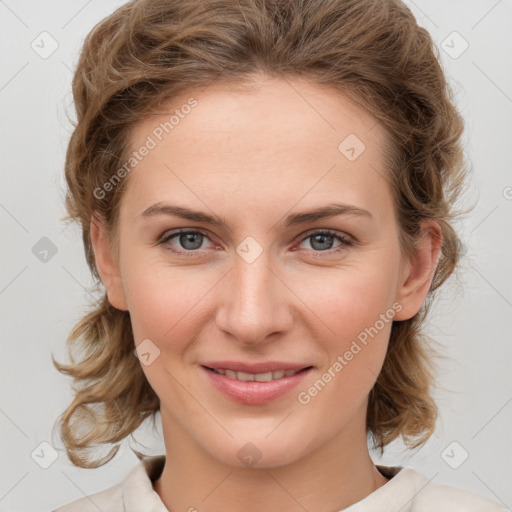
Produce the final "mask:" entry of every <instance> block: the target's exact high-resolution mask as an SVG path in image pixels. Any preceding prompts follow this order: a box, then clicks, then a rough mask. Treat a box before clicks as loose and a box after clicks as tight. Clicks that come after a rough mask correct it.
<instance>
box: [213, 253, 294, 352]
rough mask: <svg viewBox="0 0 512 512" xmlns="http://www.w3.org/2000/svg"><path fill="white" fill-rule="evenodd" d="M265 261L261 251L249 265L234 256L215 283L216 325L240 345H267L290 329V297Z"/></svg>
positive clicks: (290, 294)
mask: <svg viewBox="0 0 512 512" xmlns="http://www.w3.org/2000/svg"><path fill="white" fill-rule="evenodd" d="M269 260H270V258H269V257H268V256H267V253H266V252H265V251H264V252H263V253H262V254H261V255H260V256H259V257H258V258H257V259H256V260H255V261H253V262H252V263H248V262H247V261H245V260H244V259H243V258H242V257H239V256H238V255H237V256H236V257H235V260H234V263H233V268H232V270H231V271H230V272H229V273H228V275H227V276H226V277H225V278H224V279H223V282H222V283H219V284H220V286H221V290H222V291H221V293H220V296H219V306H218V308H217V314H216V325H217V327H218V328H219V329H220V330H222V331H223V332H224V333H225V334H226V335H229V336H230V337H232V338H234V339H236V340H237V341H238V342H239V343H241V344H243V345H253V346H254V345H262V344H265V343H268V342H269V341H271V340H275V339H276V336H271V335H272V334H274V335H278V334H280V335H283V334H284V333H285V332H287V331H289V330H290V329H291V328H292V326H293V322H294V315H293V306H292V303H291V302H290V298H291V297H293V294H292V293H291V292H290V290H289V289H288V288H287V286H286V284H285V282H283V278H282V277H281V276H279V273H278V272H276V270H274V269H273V268H271V261H269Z"/></svg>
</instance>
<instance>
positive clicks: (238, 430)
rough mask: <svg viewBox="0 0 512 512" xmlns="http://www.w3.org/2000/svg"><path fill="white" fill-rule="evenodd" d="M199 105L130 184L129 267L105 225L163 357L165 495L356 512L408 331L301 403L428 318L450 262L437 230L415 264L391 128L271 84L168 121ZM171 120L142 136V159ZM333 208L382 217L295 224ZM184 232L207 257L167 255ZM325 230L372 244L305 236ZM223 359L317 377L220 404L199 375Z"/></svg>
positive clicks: (213, 97)
mask: <svg viewBox="0 0 512 512" xmlns="http://www.w3.org/2000/svg"><path fill="white" fill-rule="evenodd" d="M291 85H293V87H291ZM297 91H300V94H298V92H297ZM190 97H194V98H195V99H196V100H197V101H198V105H197V106H196V107H195V108H194V109H193V110H192V111H191V113H190V114H189V115H188V116H186V117H185V118H184V119H182V120H180V123H179V125H177V126H176V127H175V128H174V130H173V131H172V132H171V133H170V134H169V135H168V136H167V137H166V138H164V140H163V141H162V142H160V143H159V144H158V145H157V147H155V148H154V149H152V150H151V151H150V152H149V154H148V155H147V156H146V157H145V158H144V159H143V160H142V161H141V162H140V163H139V164H138V165H137V166H136V167H135V168H134V169H133V170H132V171H131V173H130V176H129V181H128V184H127V188H126V190H125V192H124V195H123V198H122V201H121V210H120V218H119V227H118V229H119V231H118V235H119V239H118V240H119V242H118V243H119V246H118V247H119V258H116V257H115V252H113V250H112V244H110V243H109V240H108V237H107V234H106V231H105V229H104V228H103V224H102V222H101V220H100V219H95V221H94V223H93V225H92V227H91V236H92V240H93V245H94V250H95V255H96V263H97V266H98V269H99V272H100V276H101V278H102V281H103V283H104V284H105V287H106V289H107V293H108V297H109V300H110V302H111V303H112V305H113V306H115V307H116V308H118V309H121V310H129V311H130V316H131V320H132V325H133V330H134V337H135V344H136V345H138V344H139V343H141V342H142V341H143V340H145V339H148V338H149V339H150V340H151V341H152V342H153V343H154V344H155V345H156V346H157V347H158V349H159V350H160V355H159V356H158V357H157V358H156V359H155V360H154V362H152V363H151V364H150V365H148V366H144V365H143V366H142V368H143V370H144V372H145V374H146V376H147V379H148V381H149V383H150V384H151V386H152V387H153V389H154V390H155V392H156V393H157V395H158V396H159V398H160V403H161V417H162V426H163V432H164V441H165V446H166V464H165V467H164V470H163V473H162V475H161V477H160V478H159V479H158V480H157V481H156V482H155V483H154V489H155V491H156V492H157V493H158V494H159V495H160V497H161V499H162V501H163V502H164V504H165V505H166V507H167V508H168V509H169V510H172V511H182V510H183V511H187V510H189V509H191V507H194V508H196V509H197V510H201V511H207V512H208V511H217V510H221V509H222V510H223V511H226V512H230V511H238V510H241V509H243V510H244V511H248V512H253V511H254V512H256V511H258V512H261V510H280V511H282V512H288V511H290V512H292V511H293V512H299V511H301V512H302V511H303V510H308V511H309V512H317V511H318V512H327V511H332V510H339V509H342V508H345V507H347V506H349V505H351V504H353V503H355V502H357V501H359V500H361V499H363V498H364V497H365V496H367V495H368V494H370V493H372V492H373V491H375V490H376V489H377V488H379V487H380V486H382V485H384V484H385V483H386V482H387V480H386V479H385V478H384V477H383V476H382V475H381V474H380V473H379V472H378V470H377V469H376V468H375V466H374V464H373V462H372V460H371V458H370V455H369V452H368V447H367V440H366V427H365V414H366V408H367V400H368V393H369V392H370V390H371V388H372V387H373V385H374V383H375V380H376V378H377V375H378V373H379V371H380V368H381V367H382V363H383V360H384V356H385V353H386V349H387V345H388V341H389V335H390V330H391V322H389V323H386V324H385V326H384V328H382V329H381V330H380V331H379V333H378V335H376V336H375V337H373V338H372V339H371V341H370V342H369V343H368V344H367V345H366V346H365V347H364V348H363V349H362V350H361V351H360V352H359V353H358V354H357V355H356V356H354V358H353V359H352V360H351V361H350V362H348V364H347V365H346V366H344V368H343V370H342V371H341V372H339V373H337V374H336V377H335V378H333V379H332V380H331V381H330V382H329V383H328V385H326V386H325V388H324V389H322V391H321V392H320V393H318V395H317V396H315V397H314V398H312V399H311V401H310V402H309V403H308V404H307V405H303V404H301V403H299V401H298V399H297V394H298V392H300V391H304V390H307V389H308V388H309V387H310V386H311V385H312V384H313V383H314V382H315V381H316V380H317V379H319V378H320V377H321V376H322V374H324V373H325V372H327V371H328V368H329V367H330V366H331V365H332V364H333V363H334V362H335V361H336V358H337V357H338V356H339V355H343V354H344V353H345V352H346V351H347V350H348V349H349V347H350V345H351V343H352V341H353V340H355V339H356V338H357V336H358V334H359V333H361V332H362V331H364V329H365V328H368V327H370V326H373V325H374V324H375V322H376V320H378V319H379V315H381V314H383V313H385V312H386V311H387V310H389V309H390V308H391V307H392V305H393V304H394V303H398V304H399V305H400V307H401V310H400V311H399V312H397V313H396V315H395V317H394V319H395V320H405V319H407V318H410V317H412V316H413V315H414V314H416V313H417V312H418V310H419V309H420V307H421V305H422V303H423V301H424V299H425V296H426V294H427V292H428V289H429V287H430V283H431V280H432V276H433V272H434V270H435V267H436V264H437V260H438V257H439V251H440V240H441V231H440V228H439V226H438V224H437V223H435V222H434V221H429V222H424V224H423V225H422V231H423V236H422V237H421V240H420V242H419V243H418V247H417V252H416V253H415V255H414V256H411V257H410V258H405V257H404V256H403V255H402V253H401V251H400V246H399V239H398V226H397V221H396V217H395V211H394V203H393V197H392V194H391V190H390V188H389V186H388V185H387V183H386V181H385V180H384V179H383V178H382V176H383V175H384V174H385V170H384V159H383V153H382V145H383V143H384V132H383V130H382V128H381V126H380V125H379V124H377V122H376V120H375V119H374V118H373V117H371V116H370V115H369V114H367V113H366V112H364V111H362V110H361V109H360V108H358V107H356V106H354V105H353V104H352V103H350V102H349V101H348V99H346V98H345V97H343V96H340V94H339V93H337V92H335V91H334V90H331V89H329V88H325V87H320V86H318V85H314V84H311V83H308V82H306V81H303V80H295V79H294V80H293V81H290V80H288V81H284V80H281V79H274V78H269V77H259V78H258V79H257V81H256V82H255V86H253V87H252V88H250V89H246V90H242V89H236V90H235V89H228V88H226V86H224V87H220V86H219V87H210V88H208V89H201V90H195V91H193V92H190V91H188V93H187V95H184V96H182V97H180V98H175V99H174V101H173V103H172V105H169V112H172V110H174V108H177V107H179V106H180V105H183V104H184V103H186V101H187V99H188V98H190ZM168 118H169V115H166V116H162V118H161V119H160V118H159V117H158V116H153V117H152V118H151V119H149V120H148V121H146V122H145V123H143V124H141V125H139V126H138V127H137V128H136V129H135V130H134V132H133V137H132V143H133V147H134V148H137V147H140V145H142V144H143V143H144V140H146V137H147V136H148V134H150V133H151V131H152V130H153V129H154V127H155V126H156V125H158V123H159V122H161V121H163V120H165V119H168ZM351 133H352V134H356V135H357V137H358V138H359V139H360V140H361V141H363V142H364V144H365V146H366V149H365V151H364V152H363V153H362V154H361V155H360V156H359V157H358V158H357V159H356V160H355V161H349V160H348V159H347V158H346V157H345V156H344V155H343V154H342V153H341V152H340V151H339V150H338V146H339V144H340V142H341V141H343V140H344V139H345V137H346V136H347V135H348V134H351ZM159 202H165V203H173V204H179V205H181V206H186V207H189V208H193V209H195V210H201V211H204V212H206V213H209V214H214V215H217V216H221V217H223V218H224V219H225V220H226V222H227V224H228V226H227V227H219V226H212V225H208V224H204V223H202V222H195V221H190V220H184V219H181V218H178V217H173V216H169V215H165V214H161V215H155V216H149V217H146V218H143V217H141V216H140V214H141V213H142V212H143V211H144V210H146V209H147V208H148V207H149V206H151V205H152V204H154V203H159ZM332 202H342V203H347V204H351V205H356V206H357V207H359V208H361V209H364V210H367V211H368V212H370V214H371V215H370V216H369V215H355V214H343V215H339V216H335V217H331V218H325V219H322V220H316V221H313V222H306V223H304V224H301V225H296V226H291V227H286V226H285V225H284V224H283V218H284V217H285V216H286V215H288V214H290V213H298V212H303V211H307V210H310V209H313V208H316V207H320V206H325V205H326V204H329V203H332ZM179 228H189V229H191V228H195V229H200V230H201V231H202V232H203V233H206V236H205V237H202V238H201V237H199V238H198V239H196V242H197V243H196V245H195V246H193V247H198V246H199V249H192V250H190V249H188V247H191V246H190V245H188V246H187V245H186V240H185V245H184V244H183V237H182V240H181V242H182V243H180V237H179V236H178V237H175V238H174V239H171V240H169V241H167V242H166V243H164V244H158V241H159V240H160V238H161V237H162V236H163V235H164V234H166V233H167V234H169V233H170V232H172V231H173V230H177V229H179ZM322 229H330V230H334V231H336V232H337V233H339V234H341V235H346V236H349V237H351V239H352V240H353V241H355V243H354V244H353V245H350V246H345V245H343V242H340V241H339V240H338V239H336V238H332V239H327V241H326V242H324V244H325V243H327V245H324V246H322V245H320V244H319V243H318V241H320V242H321V240H319V239H318V237H316V238H315V237H314V236H313V237H311V236H310V237H309V238H307V239H305V240H304V241H303V240H302V239H303V238H304V236H305V235H306V234H307V233H310V232H311V231H312V230H317V231H318V230H322ZM248 236H251V237H253V238H254V239H255V240H256V241H257V242H258V244H259V245H260V246H261V248H262V249H263V252H262V254H261V255H260V256H259V257H258V258H257V259H256V260H255V261H254V262H252V263H247V261H245V260H244V259H243V258H242V257H240V256H239V254H238V253H237V252H236V249H237V247H238V246H239V245H240V244H241V243H242V241H244V240H245V238H246V237H248ZM201 240H203V242H202V243H201ZM199 244H200V245H199ZM329 244H330V245H329ZM340 246H341V247H342V250H341V251H340V252H335V251H336V249H337V248H339V247H340ZM319 247H320V249H319ZM322 247H325V248H326V250H321V248H322ZM170 249H175V250H176V251H182V252H186V251H187V250H188V251H189V254H190V253H192V254H193V256H188V257H187V256H186V255H180V254H173V253H172V252H171V250H170ZM221 359H230V360H238V361H240V360H243V361H265V360H279V361H292V362H300V363H305V364H304V365H305V366H306V365H313V366H314V369H313V372H312V373H311V374H310V375H309V376H308V378H307V381H305V382H304V384H301V386H300V389H295V390H293V391H292V392H291V393H289V394H288V395H286V396H285V397H283V398H280V399H279V400H277V401H275V402H273V403H271V404H267V405H248V404H241V403H239V402H236V401H233V400H231V399H229V398H227V397H225V396H224V395H222V394H220V393H219V392H218V391H217V390H216V389H215V388H214V387H213V386H212V385H211V384H210V382H209V379H207V378H206V377H205V376H204V375H203V371H202V370H200V366H199V365H200V364H201V363H202V362H206V361H208V360H210V361H211V360H221ZM248 442H250V443H252V444H253V445H255V446H256V447H257V450H258V451H259V453H260V455H261V458H260V459H259V461H258V462H257V463H256V465H254V466H252V467H247V466H245V465H244V464H243V463H242V461H241V460H240V459H239V458H238V456H237V453H238V452H239V450H241V449H242V448H243V447H244V446H245V445H246V443H248Z"/></svg>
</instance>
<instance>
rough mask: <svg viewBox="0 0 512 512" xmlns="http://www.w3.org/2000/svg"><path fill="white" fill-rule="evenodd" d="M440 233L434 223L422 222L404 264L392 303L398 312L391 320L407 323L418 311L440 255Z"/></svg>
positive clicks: (439, 228)
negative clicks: (413, 246) (413, 247)
mask: <svg viewBox="0 0 512 512" xmlns="http://www.w3.org/2000/svg"><path fill="white" fill-rule="evenodd" d="M441 244H442V231H441V227H440V226H439V224H438V223H437V222H435V221H434V220H428V221H423V222H422V223H421V231H420V235H419V239H418V242H417V243H416V246H415V251H414V252H413V254H412V255H411V256H410V257H409V258H408V259H407V261H405V262H404V265H403V269H402V271H401V276H400V281H399V287H398V290H397V298H396V300H397V301H398V302H399V303H400V304H401V305H402V309H401V310H400V311H399V312H397V314H396V315H395V318H394V319H395V320H408V319H409V318H412V317H413V316H414V315H415V314H416V313H418V311H419V310H420V308H421V306H422V304H423V302H424V301H425V298H426V296H427V293H428V291H429V289H430V285H431V284H432V278H433V277H434V272H435V270H436V267H437V262H438V260H439V256H440V254H441Z"/></svg>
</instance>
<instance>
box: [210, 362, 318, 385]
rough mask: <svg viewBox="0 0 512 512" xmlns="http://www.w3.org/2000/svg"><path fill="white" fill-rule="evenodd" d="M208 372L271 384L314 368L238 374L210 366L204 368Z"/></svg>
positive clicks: (244, 380) (245, 380) (235, 378)
mask: <svg viewBox="0 0 512 512" xmlns="http://www.w3.org/2000/svg"><path fill="white" fill-rule="evenodd" d="M203 367H204V368H206V369H207V370H210V371H212V372H214V373H218V374H219V375H224V376H226V377H228V378H230V379H234V380H240V381H243V382H270V381H273V380H279V379H283V378H285V377H292V376H293V375H296V374H297V373H300V372H304V371H306V370H309V369H310V368H313V367H312V366H306V367H305V368H301V369H295V370H284V369H281V370H274V371H270V372H262V373H250V372H238V371H234V370H229V369H227V368H210V367H209V366H203Z"/></svg>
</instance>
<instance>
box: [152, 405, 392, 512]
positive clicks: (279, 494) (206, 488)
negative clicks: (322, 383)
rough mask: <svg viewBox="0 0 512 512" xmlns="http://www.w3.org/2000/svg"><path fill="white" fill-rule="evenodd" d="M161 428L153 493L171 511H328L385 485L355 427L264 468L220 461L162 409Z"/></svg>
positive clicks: (343, 505)
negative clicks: (162, 457) (162, 448)
mask: <svg viewBox="0 0 512 512" xmlns="http://www.w3.org/2000/svg"><path fill="white" fill-rule="evenodd" d="M363 418H364V417H363ZM162 424H163V426H164V428H163V431H164V440H165V445H166V462H165V466H164V470H163V472H162V475H161V476H160V478H159V479H158V480H157V481H156V482H155V483H154V490H155V491H156V492H157V493H158V495H159V496H160V498H161V500H162V502H163V503H164V505H165V506H166V508H167V509H168V510H169V511H170V512H178V511H192V512H194V510H200V511H201V512H216V511H219V510H222V511H223V512H235V511H239V510H244V512H262V511H265V510H269V511H270V510H279V511H280V512H304V510H307V511H308V512H330V511H332V510H341V509H343V508H346V507H348V506H350V505H352V504H354V503H356V502H358V501H360V500H362V499H363V498H365V497H366V496H368V495H369V494H371V493H372V492H374V491H375V490H376V489H378V488H379V487H381V486H382V485H384V484H385V483H386V482H387V481H388V480H387V479H386V478H385V477H384V476H382V475H381V473H380V472H379V471H378V470H377V468H376V467H375V465H374V464H373V462H372V460H371V458H370V455H369V453H368V447H367V442H366V435H365V429H364V428H361V425H359V424H357V425H347V427H346V428H345V429H343V430H342V431H341V432H339V433H337V434H336V435H335V436H334V437H332V438H331V439H330V440H329V441H327V442H326V443H324V444H323V445H322V446H320V447H319V448H317V449H314V450H312V451H310V452H308V453H306V454H305V455H304V456H303V457H301V458H300V459H298V460H295V461H294V462H293V463H290V464H286V465H283V466H279V467H266V468H265V467H253V468H247V467H234V466H230V465H226V464H224V463H222V462H221V461H219V460H218V459H216V458H214V457H212V455H211V454H209V453H208V452H207V451H205V450H204V449H203V448H202V447H201V446H199V445H198V444H197V443H196V442H194V440H193V439H191V438H190V437H189V436H188V435H187V434H186V432H184V431H183V430H182V429H181V428H180V425H179V424H177V423H176V422H173V421H172V418H170V417H169V416H168V415H166V414H165V411H162ZM361 432H362V433H363V434H364V435H361Z"/></svg>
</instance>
